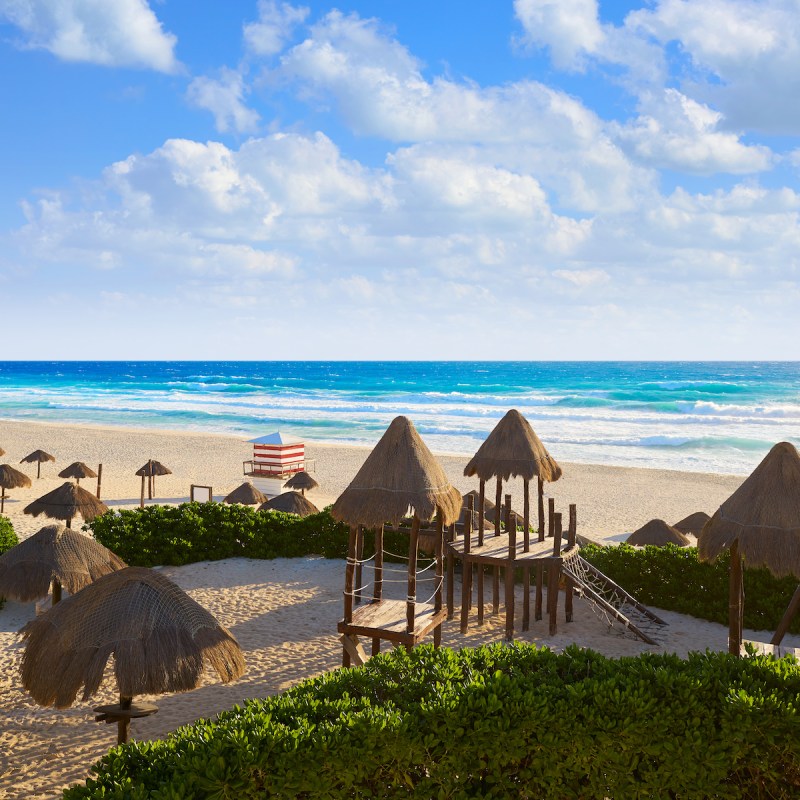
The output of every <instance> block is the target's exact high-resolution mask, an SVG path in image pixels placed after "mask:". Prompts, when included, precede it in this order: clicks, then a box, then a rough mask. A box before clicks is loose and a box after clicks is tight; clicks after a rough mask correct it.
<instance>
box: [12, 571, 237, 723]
mask: <svg viewBox="0 0 800 800" xmlns="http://www.w3.org/2000/svg"><path fill="white" fill-rule="evenodd" d="M20 633H21V634H22V636H23V637H24V638H25V640H26V646H25V652H24V654H23V656H22V664H21V667H20V672H21V673H22V685H23V686H24V687H25V689H26V690H27V691H29V692H30V693H31V695H32V696H33V699H34V700H35V701H36V702H37V703H39V705H42V706H55V707H56V708H68V707H69V706H71V705H72V704H73V703H74V702H75V698H76V697H77V696H78V693H79V692H80V690H81V687H83V694H82V700H84V701H86V700H88V699H89V698H90V697H91V696H92V695H93V694H95V693H96V692H97V690H98V689H99V688H100V684H101V682H102V680H103V671H104V670H105V666H106V664H107V662H108V659H109V657H110V656H112V655H113V656H114V674H115V677H116V679H117V686H118V689H119V693H120V695H122V696H123V697H129V698H130V697H133V696H135V695H139V694H161V693H164V692H186V691H190V690H191V689H195V688H196V687H197V686H198V685H199V683H200V680H201V678H202V675H203V663H204V661H208V662H209V663H210V664H211V666H212V667H213V668H214V670H216V672H217V674H218V675H219V677H220V680H222V682H223V683H228V682H229V681H232V680H235V679H236V678H238V677H239V676H240V675H241V674H242V673H243V672H244V657H243V656H242V651H241V649H240V648H239V645H238V643H237V642H236V639H234V638H233V636H232V635H231V634H230V633H229V632H228V631H227V630H226V629H225V628H223V627H222V626H221V625H220V624H219V623H218V622H217V620H216V619H215V618H214V617H213V616H212V615H211V614H210V613H209V612H208V611H206V609H204V608H203V607H202V606H201V605H199V604H198V603H197V602H195V601H194V600H192V598H191V597H189V595H187V594H186V593H185V592H184V591H183V590H182V589H180V588H179V587H178V586H176V585H175V584H174V583H173V582H172V581H170V580H169V579H168V578H166V577H165V576H163V575H160V574H159V573H158V572H154V571H153V570H151V569H147V568H146V567H127V568H125V569H122V570H119V571H118V572H113V573H111V574H110V575H106V576H104V577H102V578H99V579H98V580H96V581H95V582H94V583H92V584H90V585H89V586H87V587H86V588H85V589H83V590H82V591H81V592H79V593H78V594H74V595H71V596H70V597H68V598H66V599H65V600H63V601H62V602H60V603H59V604H58V605H56V606H53V607H52V608H51V609H50V610H49V611H47V612H46V613H44V614H42V615H41V616H40V617H37V618H36V619H34V620H32V621H31V622H29V623H28V624H27V625H26V626H25V627H24V628H23V629H22V630H21V631H20Z"/></svg>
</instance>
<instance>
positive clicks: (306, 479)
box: [284, 472, 319, 492]
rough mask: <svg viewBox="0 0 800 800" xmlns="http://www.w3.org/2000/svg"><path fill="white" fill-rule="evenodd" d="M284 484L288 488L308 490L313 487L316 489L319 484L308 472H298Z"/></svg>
mask: <svg viewBox="0 0 800 800" xmlns="http://www.w3.org/2000/svg"><path fill="white" fill-rule="evenodd" d="M284 486H285V487H286V488H287V489H299V490H300V491H304V492H308V491H310V490H311V489H316V488H317V487H318V486H319V484H318V483H317V482H316V481H315V480H314V479H313V478H312V477H311V476H310V475H309V474H308V473H307V472H298V473H297V474H295V475H293V476H292V477H291V478H289V480H288V481H286V483H285V484H284Z"/></svg>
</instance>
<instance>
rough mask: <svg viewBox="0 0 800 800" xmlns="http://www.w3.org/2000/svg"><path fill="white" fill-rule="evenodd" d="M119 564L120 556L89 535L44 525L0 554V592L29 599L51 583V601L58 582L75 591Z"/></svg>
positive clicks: (42, 593)
mask: <svg viewBox="0 0 800 800" xmlns="http://www.w3.org/2000/svg"><path fill="white" fill-rule="evenodd" d="M123 567H125V562H124V561H122V559H120V558H118V557H117V556H116V555H114V553H112V552H111V551H110V550H109V549H108V548H106V547H103V545H102V544H100V542H97V541H95V540H94V539H93V538H92V537H91V536H87V535H86V534H84V533H81V532H80V531H73V530H71V529H70V528H65V527H64V526H63V525H57V524H56V525H46V526H45V527H44V528H42V529H41V530H40V531H39V532H38V533H35V534H34V535H33V536H30V537H29V538H27V539H24V540H23V541H22V542H20V543H19V544H18V545H16V546H14V547H12V548H11V549H10V550H7V551H6V552H5V553H3V555H1V556H0V596H2V597H9V598H11V599H12V600H17V601H18V602H20V603H29V602H31V601H33V600H38V599H39V598H42V597H47V595H48V593H49V592H50V585H51V584H52V586H53V604H54V605H55V604H56V603H57V602H58V601H59V600H61V587H62V586H63V587H65V588H66V590H67V591H68V592H69V593H70V594H75V593H76V592H79V591H80V590H81V589H83V588H84V587H86V586H88V585H89V584H90V583H92V581H95V580H97V579H98V578H100V577H102V576H103V575H107V574H108V573H109V572H116V570H118V569H122V568H123Z"/></svg>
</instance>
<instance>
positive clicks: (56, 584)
mask: <svg viewBox="0 0 800 800" xmlns="http://www.w3.org/2000/svg"><path fill="white" fill-rule="evenodd" d="M60 602H61V582H60V581H59V580H58V579H57V578H53V605H55V604H56V603H60Z"/></svg>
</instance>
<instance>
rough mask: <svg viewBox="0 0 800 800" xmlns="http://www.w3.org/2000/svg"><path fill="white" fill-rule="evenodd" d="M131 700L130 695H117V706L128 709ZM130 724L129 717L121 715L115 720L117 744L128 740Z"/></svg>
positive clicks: (123, 709) (124, 709)
mask: <svg viewBox="0 0 800 800" xmlns="http://www.w3.org/2000/svg"><path fill="white" fill-rule="evenodd" d="M132 702H133V698H132V697H125V696H124V695H120V696H119V707H120V710H122V711H129V710H130V707H131V703H132ZM130 726H131V718H130V717H122V718H120V719H119V720H118V721H117V744H125V743H126V742H127V741H128V729H129V728H130Z"/></svg>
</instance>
